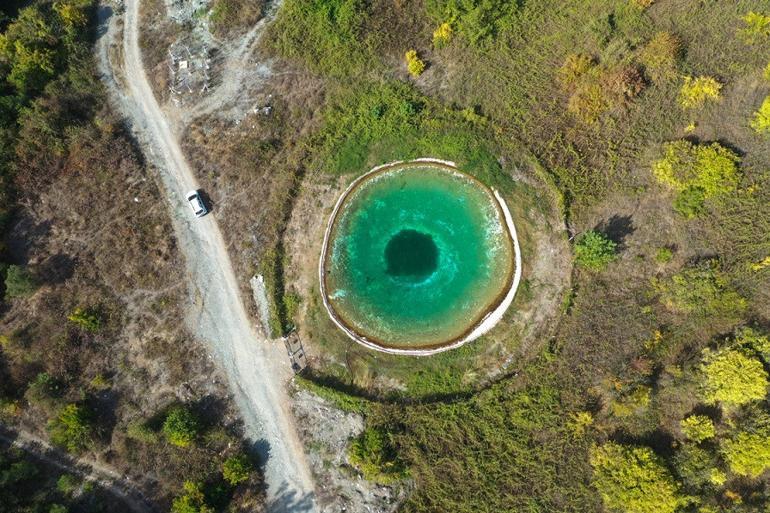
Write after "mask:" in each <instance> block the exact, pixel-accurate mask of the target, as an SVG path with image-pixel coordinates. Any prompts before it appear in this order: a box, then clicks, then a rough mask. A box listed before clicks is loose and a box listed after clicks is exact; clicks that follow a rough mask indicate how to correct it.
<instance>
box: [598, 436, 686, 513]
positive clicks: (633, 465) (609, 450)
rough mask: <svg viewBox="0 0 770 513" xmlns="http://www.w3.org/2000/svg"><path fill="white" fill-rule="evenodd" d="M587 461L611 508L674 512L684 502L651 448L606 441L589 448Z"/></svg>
mask: <svg viewBox="0 0 770 513" xmlns="http://www.w3.org/2000/svg"><path fill="white" fill-rule="evenodd" d="M590 461H591V466H592V467H593V469H594V476H593V484H594V486H595V487H596V489H597V490H598V492H599V495H601V497H602V501H603V502H604V505H605V507H606V508H607V509H608V510H610V511H625V512H628V513H674V512H675V511H676V510H677V509H679V507H680V506H682V505H684V504H685V502H686V501H685V499H684V498H683V497H682V496H681V495H680V494H679V486H678V484H677V483H676V482H675V481H674V478H673V477H672V476H671V474H670V472H669V471H668V470H666V467H665V466H664V465H663V463H662V462H661V461H660V459H659V458H658V457H657V456H655V454H654V453H653V452H652V449H649V448H647V447H626V446H623V445H620V444H616V443H614V442H607V443H606V444H604V445H602V446H598V447H594V448H593V449H592V450H591V457H590Z"/></svg>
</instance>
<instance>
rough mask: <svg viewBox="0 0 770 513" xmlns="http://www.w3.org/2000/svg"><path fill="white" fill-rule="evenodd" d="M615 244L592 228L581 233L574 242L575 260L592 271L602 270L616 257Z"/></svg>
mask: <svg viewBox="0 0 770 513" xmlns="http://www.w3.org/2000/svg"><path fill="white" fill-rule="evenodd" d="M616 249H617V244H616V243H615V242H613V241H611V240H610V239H609V238H608V237H607V236H606V235H604V234H603V233H599V232H596V231H594V230H591V231H588V232H586V233H584V234H583V235H581V236H580V237H579V238H578V240H577V243H576V244H575V261H576V262H577V263H578V265H580V266H582V267H586V268H588V269H591V270H593V271H600V270H602V269H603V268H604V267H605V266H606V265H607V264H608V263H610V262H612V261H613V260H615V258H617V255H616V253H615V251H616Z"/></svg>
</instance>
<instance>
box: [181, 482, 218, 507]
mask: <svg viewBox="0 0 770 513" xmlns="http://www.w3.org/2000/svg"><path fill="white" fill-rule="evenodd" d="M182 489H183V490H184V493H183V494H182V495H180V496H179V497H177V498H175V499H174V501H173V503H172V504H171V513H214V508H212V507H211V506H209V505H208V504H207V503H206V496H205V495H204V493H203V485H201V484H200V483H195V482H192V481H185V482H184V485H182Z"/></svg>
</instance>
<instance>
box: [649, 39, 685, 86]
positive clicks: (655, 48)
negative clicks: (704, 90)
mask: <svg viewBox="0 0 770 513" xmlns="http://www.w3.org/2000/svg"><path fill="white" fill-rule="evenodd" d="M681 51H682V44H681V42H680V41H679V38H678V37H676V36H675V35H674V34H671V33H670V32H658V33H657V34H655V36H653V38H652V39H650V40H649V41H648V42H647V44H646V45H645V46H644V48H643V49H642V51H641V52H640V53H639V61H640V62H641V63H642V65H643V66H644V70H645V71H646V72H647V76H649V77H650V79H652V81H653V82H661V81H663V80H666V79H669V78H673V77H675V76H676V65H677V60H678V59H679V55H680V53H681Z"/></svg>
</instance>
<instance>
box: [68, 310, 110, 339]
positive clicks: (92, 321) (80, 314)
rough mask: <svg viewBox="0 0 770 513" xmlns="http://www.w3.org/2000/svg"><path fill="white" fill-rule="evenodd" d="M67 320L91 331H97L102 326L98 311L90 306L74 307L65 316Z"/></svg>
mask: <svg viewBox="0 0 770 513" xmlns="http://www.w3.org/2000/svg"><path fill="white" fill-rule="evenodd" d="M67 320H68V321H70V322H71V323H72V324H74V325H75V326H77V327H79V328H81V329H83V330H85V331H90V332H92V333H94V332H97V331H99V329H100V328H101V327H102V319H101V316H100V315H99V312H98V311H96V310H95V309H92V308H81V307H77V308H75V309H74V310H73V311H72V313H71V314H69V315H68V316H67Z"/></svg>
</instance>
